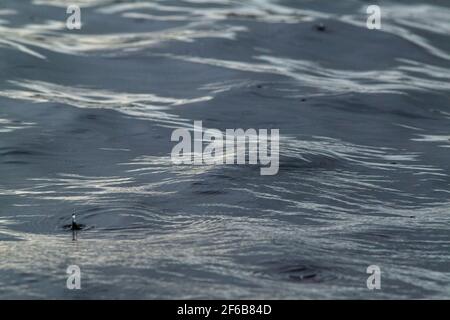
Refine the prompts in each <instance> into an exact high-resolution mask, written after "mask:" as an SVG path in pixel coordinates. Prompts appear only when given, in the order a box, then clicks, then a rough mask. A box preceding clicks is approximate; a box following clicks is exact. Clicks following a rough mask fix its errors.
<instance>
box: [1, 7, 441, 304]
mask: <svg viewBox="0 0 450 320" xmlns="http://www.w3.org/2000/svg"><path fill="white" fill-rule="evenodd" d="M69 4H78V5H80V6H81V19H82V23H83V26H82V28H81V30H68V29H67V28H66V19H67V17H68V15H67V14H66V7H67V5H69ZM370 4H378V5H380V6H381V9H382V29H381V30H368V29H367V27H366V19H367V14H366V8H367V6H368V5H370ZM319 25H320V26H321V27H318V26H319ZM322 25H323V27H322ZM449 98H450V3H449V2H448V1H414V0H413V1H406V0H405V1H377V2H375V1H374V2H372V1H357V0H346V1H331V0H330V1H308V0H304V1H297V0H295V1H294V0H248V1H238V0H180V1H113V0H95V1H94V0H83V1H80V0H78V1H77V0H70V1H63V0H20V1H18V0H1V2H0V298H3V299H8V298H30V299H31V298H63V299H71V298H78V299H82V298H87V299H92V298H138V299H142V298H169V299H171V298H179V299H191V298H226V299H228V298H267V299H273V298H280V299H285V298H289V299H300V298H311V299H314V298H369V299H370V298H398V299H402V298H450V268H449V259H450V230H449V229H450V227H449V217H450V188H449V186H450V161H449V159H450V148H449V147H450V130H449V128H450V102H449ZM194 120H203V125H204V127H208V128H217V129H220V130H225V129H227V128H244V129H246V128H256V129H258V128H267V129H270V128H279V129H280V134H281V142H280V171H279V173H278V175H276V176H260V174H259V168H257V167H255V166H230V165H228V166H219V165H216V166H187V165H184V166H175V165H173V164H172V163H171V162H170V152H171V149H172V147H173V146H174V143H172V142H171V141H170V135H171V133H172V131H173V130H174V129H175V128H180V127H189V126H191V125H192V123H193V121H194ZM73 212H76V213H77V215H78V221H79V222H81V223H84V224H86V226H87V229H86V230H84V231H82V232H80V233H79V234H78V240H77V241H72V235H71V233H70V232H67V231H65V230H64V229H63V228H62V226H63V225H65V224H67V223H69V222H70V215H71V214H72V213H73ZM71 264H76V265H78V266H80V268H81V273H82V280H81V281H82V290H73V291H70V290H67V289H66V279H67V275H66V268H67V266H69V265H71ZM369 265H378V266H379V267H380V268H381V270H382V289H381V290H377V291H370V290H368V289H367V287H366V280H367V277H368V276H369V275H368V274H366V268H367V267H368V266H369Z"/></svg>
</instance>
